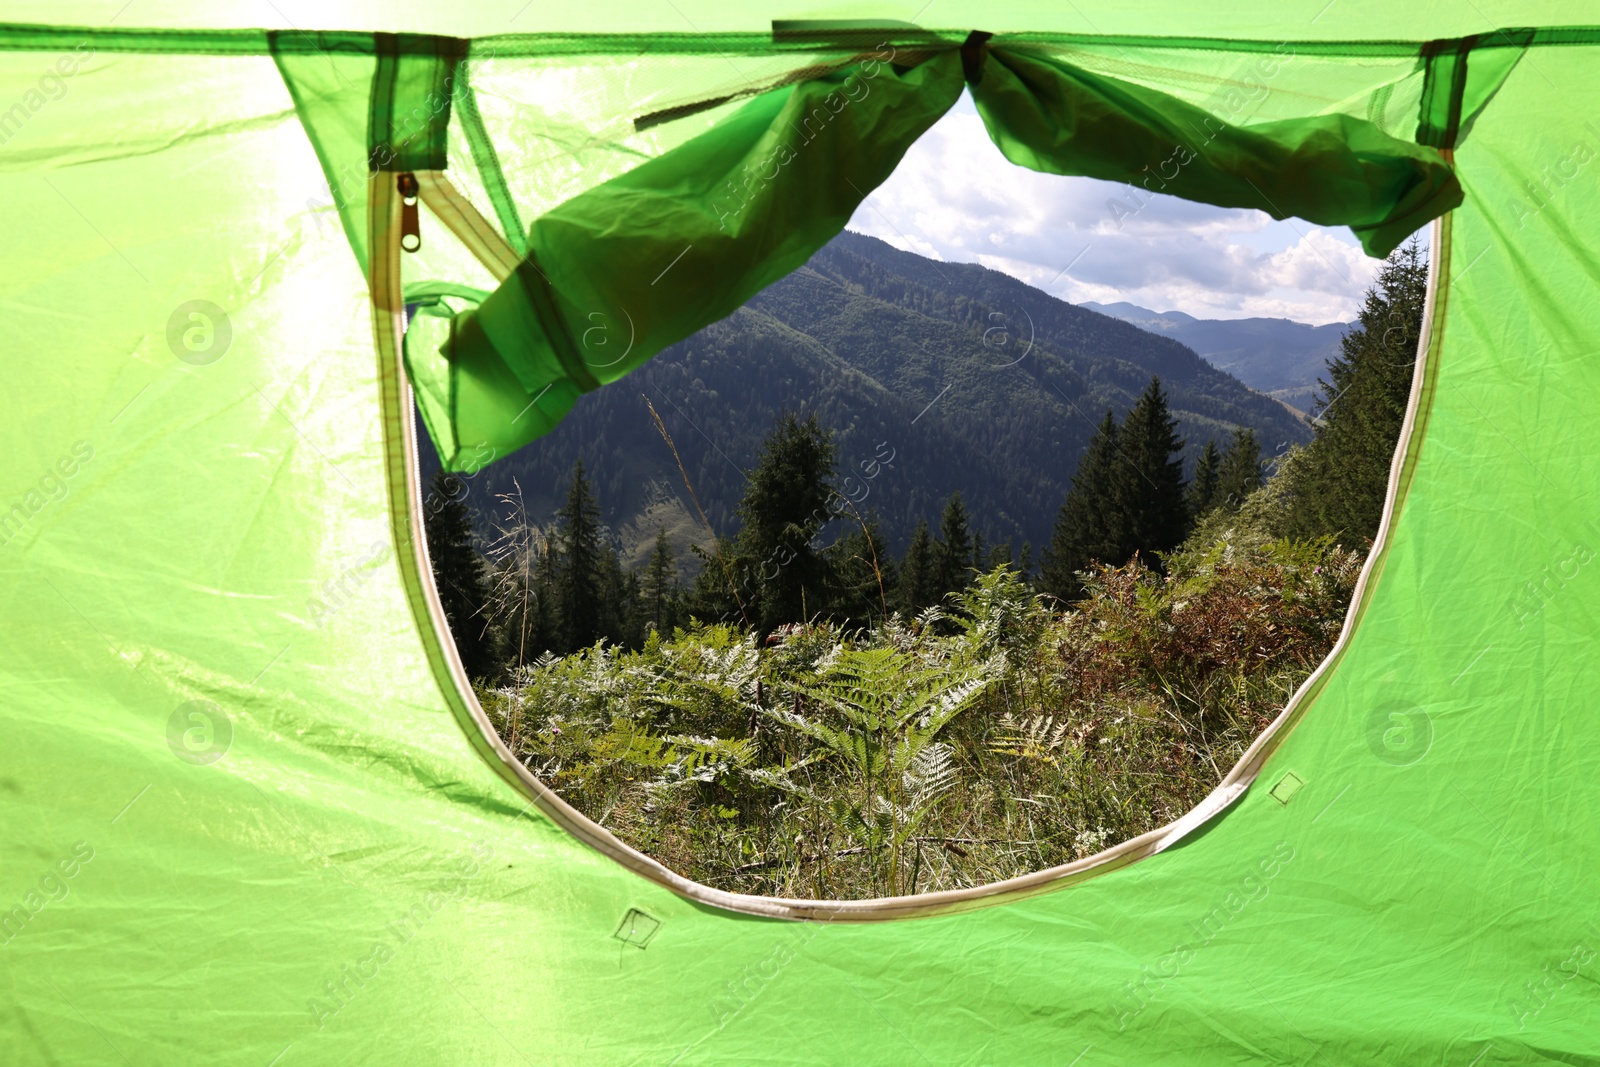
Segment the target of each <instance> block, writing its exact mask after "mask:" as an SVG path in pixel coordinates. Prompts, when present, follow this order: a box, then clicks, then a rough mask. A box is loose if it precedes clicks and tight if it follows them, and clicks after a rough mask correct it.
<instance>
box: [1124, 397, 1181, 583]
mask: <svg viewBox="0 0 1600 1067" xmlns="http://www.w3.org/2000/svg"><path fill="white" fill-rule="evenodd" d="M1117 450H1118V455H1117V472H1116V475H1115V478H1114V484H1115V490H1116V494H1117V498H1118V500H1119V501H1120V504H1121V511H1122V514H1123V515H1124V516H1125V517H1126V520H1127V523H1128V536H1129V547H1131V548H1132V549H1134V550H1136V551H1137V552H1138V553H1139V558H1140V559H1141V560H1143V562H1144V564H1145V565H1146V566H1147V567H1152V568H1155V569H1160V566H1161V563H1160V559H1159V557H1158V555H1157V553H1161V552H1170V551H1172V550H1173V549H1174V548H1177V547H1178V545H1180V544H1182V543H1183V539H1184V537H1185V536H1187V535H1188V532H1189V511H1188V507H1187V505H1186V504H1185V503H1184V484H1183V459H1182V453H1183V440H1182V439H1181V438H1180V437H1179V436H1178V423H1177V420H1176V419H1174V418H1172V416H1171V415H1170V414H1169V413H1168V411H1167V396H1166V393H1164V392H1163V391H1162V389H1161V379H1160V378H1159V377H1156V378H1151V379H1150V384H1149V385H1148V386H1146V387H1145V391H1144V392H1143V393H1141V394H1140V396H1139V399H1138V401H1137V402H1136V403H1135V404H1134V405H1133V409H1132V410H1131V411H1129V412H1128V417H1127V418H1125V419H1124V420H1123V421H1122V426H1121V427H1120V428H1119V429H1118V432H1117Z"/></svg>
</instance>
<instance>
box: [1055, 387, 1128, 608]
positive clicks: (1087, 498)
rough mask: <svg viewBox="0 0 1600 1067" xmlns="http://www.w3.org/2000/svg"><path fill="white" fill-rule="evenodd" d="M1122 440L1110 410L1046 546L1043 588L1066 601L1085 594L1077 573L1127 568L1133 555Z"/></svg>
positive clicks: (1063, 505) (1076, 473) (1088, 452)
mask: <svg viewBox="0 0 1600 1067" xmlns="http://www.w3.org/2000/svg"><path fill="white" fill-rule="evenodd" d="M1118 436H1119V431H1118V428H1117V418H1116V415H1114V414H1113V413H1112V412H1111V411H1110V410H1109V409H1108V410H1107V411H1106V416H1105V418H1104V419H1102V420H1100V425H1099V427H1098V428H1096V430H1095V433H1094V437H1093V438H1091V439H1090V441H1089V447H1088V449H1087V450H1086V451H1085V452H1084V454H1083V458H1081V459H1080V460H1079V461H1078V469H1077V470H1076V471H1074V472H1073V474H1072V488H1071V489H1069V490H1068V491H1067V497H1066V500H1065V501H1064V502H1063V503H1062V505H1061V510H1060V511H1059V512H1058V513H1057V515H1056V523H1055V528H1054V529H1053V530H1052V531H1051V534H1050V543H1049V544H1048V545H1047V546H1045V551H1044V560H1043V566H1042V567H1041V568H1040V570H1039V588H1040V589H1041V590H1042V591H1043V592H1046V593H1049V594H1051V595H1052V596H1056V597H1059V598H1061V599H1062V600H1076V599H1077V598H1078V597H1079V596H1080V595H1081V594H1082V592H1083V585H1082V583H1081V582H1080V581H1079V580H1078V576H1077V572H1079V571H1081V570H1083V569H1084V568H1086V567H1088V566H1089V564H1090V563H1091V562H1093V561H1095V560H1099V561H1101V562H1103V563H1111V564H1122V563H1126V562H1127V559H1128V556H1129V555H1131V554H1132V551H1133V550H1132V548H1131V547H1130V545H1129V537H1128V529H1127V522H1126V520H1125V518H1124V516H1123V514H1122V510H1121V509H1122V499H1121V497H1120V496H1119V494H1118V492H1117V485H1116V479H1117V475H1118V468H1119V465H1120V453H1119V452H1118V449H1117V438H1118Z"/></svg>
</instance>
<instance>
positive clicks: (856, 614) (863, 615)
mask: <svg viewBox="0 0 1600 1067" xmlns="http://www.w3.org/2000/svg"><path fill="white" fill-rule="evenodd" d="M845 521H847V522H849V523H850V524H851V526H850V527H849V528H847V529H846V530H845V532H844V534H843V535H842V536H841V537H840V538H839V539H838V540H837V541H835V542H834V543H833V544H832V545H830V546H829V547H828V550H827V552H826V553H825V559H826V562H827V564H828V577H829V589H830V592H829V598H828V616H829V618H830V619H832V620H833V621H834V622H836V623H839V624H840V625H843V626H852V627H853V626H868V625H871V624H872V623H874V622H876V621H878V620H880V619H882V618H883V605H884V603H885V601H887V600H888V599H889V596H890V595H891V594H893V593H894V592H895V581H894V577H895V575H894V564H893V561H892V560H891V559H890V557H889V554H888V552H887V551H885V548H884V538H883V532H882V531H881V530H880V529H879V528H878V517H877V515H876V514H874V513H871V512H869V513H868V514H867V515H866V516H865V517H864V518H863V519H862V521H861V522H860V523H857V522H856V520H855V516H854V515H850V516H847V517H846V520H845ZM880 574H882V576H883V585H882V588H881V591H880V587H879V584H878V577H879V575H880ZM890 610H893V605H892V603H891V605H890Z"/></svg>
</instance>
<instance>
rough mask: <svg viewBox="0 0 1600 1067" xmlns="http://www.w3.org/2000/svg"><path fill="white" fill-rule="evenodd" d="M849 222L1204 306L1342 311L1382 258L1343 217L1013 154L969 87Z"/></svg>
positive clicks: (1095, 286) (1186, 307)
mask: <svg viewBox="0 0 1600 1067" xmlns="http://www.w3.org/2000/svg"><path fill="white" fill-rule="evenodd" d="M850 229H852V230H856V231H858V232H860V233H866V234H870V235H872V236H874V237H880V238H882V239H883V240H885V241H888V242H889V243H890V244H893V245H896V246H897V247H899V248H903V249H906V250H907V251H911V252H916V253H918V254H919V255H924V256H929V257H932V258H936V259H943V260H951V261H957V262H977V263H982V264H983V265H984V266H987V267H991V268H993V269H995V270H1000V271H1004V272H1005V273H1007V274H1011V275H1013V276H1015V277H1017V278H1020V279H1022V280H1023V281H1026V282H1028V283H1030V284H1032V285H1036V286H1039V287H1040V288H1044V289H1047V290H1048V291H1050V292H1051V293H1054V294H1055V295H1057V296H1060V297H1062V298H1063V299H1066V300H1070V301H1073V302H1075V303H1078V302H1082V301H1085V300H1096V301H1100V302H1102V303H1113V302H1116V301H1119V300H1126V301H1128V302H1130V303H1134V304H1139V305H1141V306H1143V307H1148V308H1152V309H1154V310H1156V311H1185V312H1188V313H1189V314H1191V315H1195V316H1197V317H1201V318H1244V317H1249V316H1256V315H1261V316H1274V317H1283V318H1292V319H1297V320H1299V321H1301V322H1312V323H1324V322H1338V321H1344V320H1347V319H1351V318H1354V317H1355V312H1356V309H1357V308H1358V307H1359V306H1360V303H1361V299H1362V296H1363V294H1364V293H1365V292H1366V290H1367V288H1368V287H1369V286H1370V285H1371V284H1372V282H1373V280H1374V278H1375V277H1376V275H1377V268H1378V266H1379V262H1378V261H1377V260H1374V259H1369V258H1368V257H1367V256H1366V255H1365V254H1364V253H1363V252H1362V251H1361V249H1360V247H1359V246H1358V245H1357V244H1356V242H1355V239H1354V237H1353V236H1352V235H1351V234H1350V232H1349V231H1348V230H1345V229H1342V228H1340V229H1328V228H1324V227H1317V226H1313V225H1311V224H1310V223H1306V222H1301V221H1298V220H1287V221H1282V222H1278V221H1274V220H1273V219H1271V218H1270V217H1269V216H1268V215H1266V214H1265V213H1264V212H1260V211H1250V210H1243V209H1235V208H1217V207H1211V206H1209V205H1205V204H1196V203H1191V202H1189V201H1186V200H1179V199H1177V198H1175V197H1170V196H1149V197H1141V196H1140V195H1139V194H1136V193H1135V192H1134V191H1133V190H1132V189H1131V188H1130V187H1128V186H1126V185H1120V184H1117V183H1114V182H1103V181H1096V180H1093V179H1089V178H1062V177H1058V176H1055V175H1048V174H1039V173H1036V172H1034V171H1029V170H1025V169H1023V168H1021V167H1017V166H1014V165H1012V164H1011V163H1009V162H1007V161H1006V159H1005V158H1004V157H1003V156H1001V155H1000V152H999V150H998V149H997V148H995V147H994V145H993V144H992V143H991V142H990V141H989V138H988V135H987V134H986V133H985V132H984V129H983V123H982V121H981V120H980V119H979V118H978V115H977V113H976V112H975V111H974V110H973V108H972V106H971V103H970V102H969V101H968V100H966V99H965V98H963V100H962V102H961V103H960V104H958V105H957V106H956V108H955V109H954V110H952V111H951V112H950V114H948V115H946V116H945V117H944V118H943V119H942V120H940V122H939V123H938V124H937V125H935V126H934V127H933V128H932V129H931V130H929V131H928V133H927V134H926V135H924V136H923V138H922V139H921V140H920V141H918V142H917V143H916V144H915V145H914V146H912V148H911V150H910V151H909V152H908V153H907V154H906V157H905V159H904V160H903V161H902V162H901V164H900V167H899V169H897V170H896V171H895V173H894V174H893V176H891V177H890V179H889V180H888V181H887V182H885V183H884V184H883V186H881V187H880V188H878V189H877V190H875V191H874V192H873V194H872V195H871V196H870V197H869V198H868V199H867V202H866V203H865V204H863V205H862V206H861V208H860V209H858V210H857V212H856V214H855V217H854V218H853V219H852V220H851V222H850Z"/></svg>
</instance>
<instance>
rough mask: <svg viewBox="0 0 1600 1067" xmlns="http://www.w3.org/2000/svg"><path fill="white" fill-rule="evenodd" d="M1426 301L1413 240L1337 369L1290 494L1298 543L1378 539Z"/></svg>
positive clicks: (1381, 281)
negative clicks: (1325, 539)
mask: <svg viewBox="0 0 1600 1067" xmlns="http://www.w3.org/2000/svg"><path fill="white" fill-rule="evenodd" d="M1427 297H1428V265H1427V263H1426V262H1425V261H1424V260H1423V258H1422V250H1421V248H1420V247H1419V246H1418V245H1417V242H1416V241H1415V240H1412V241H1410V242H1409V243H1407V244H1405V245H1403V246H1401V247H1400V248H1398V249H1396V250H1395V251H1394V253H1393V254H1391V255H1390V256H1389V258H1388V259H1387V260H1386V261H1385V262H1384V265H1383V269H1382V270H1381V271H1380V273H1379V275H1378V283H1377V285H1376V286H1374V287H1373V288H1371V289H1369V290H1367V295H1366V301H1365V303H1364V304H1363V305H1362V308H1361V313H1360V316H1359V323H1358V325H1357V326H1356V328H1355V329H1353V330H1351V331H1350V332H1349V333H1347V334H1345V336H1344V338H1343V340H1342V341H1341V342H1340V345H1339V355H1338V356H1337V357H1336V358H1335V359H1333V360H1330V361H1329V363H1328V379H1327V380H1326V381H1324V382H1322V383H1321V384H1322V397H1321V404H1320V412H1319V419H1318V423H1317V427H1316V436H1315V437H1314V438H1313V439H1312V441H1311V443H1310V444H1309V445H1307V446H1306V450H1305V455H1304V456H1303V457H1302V461H1301V462H1299V463H1297V464H1295V469H1294V473H1295V477H1294V479H1293V482H1292V484H1291V485H1290V486H1289V497H1290V509H1291V511H1290V516H1289V521H1288V532H1289V533H1290V534H1291V535H1292V536H1295V537H1314V536H1319V535H1332V536H1335V537H1342V538H1345V539H1347V540H1354V541H1360V540H1367V539H1370V538H1372V537H1375V536H1377V532H1378V523H1379V520H1380V519H1381V518H1382V513H1383V501H1384V497H1385V495H1386V492H1387V489H1388V484H1389V467H1390V464H1391V463H1392V462H1393V459H1394V452H1395V447H1396V445H1397V444H1398V443H1399V439H1400V429H1401V427H1402V425H1403V424H1404V422H1405V411H1406V404H1407V402H1408V400H1409V399H1410V395H1411V375H1412V369H1413V367H1414V366H1415V364H1416V358H1417V343H1418V339H1419V338H1420V336H1421V334H1422V314H1423V310H1424V307H1425V305H1426V303H1427Z"/></svg>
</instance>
